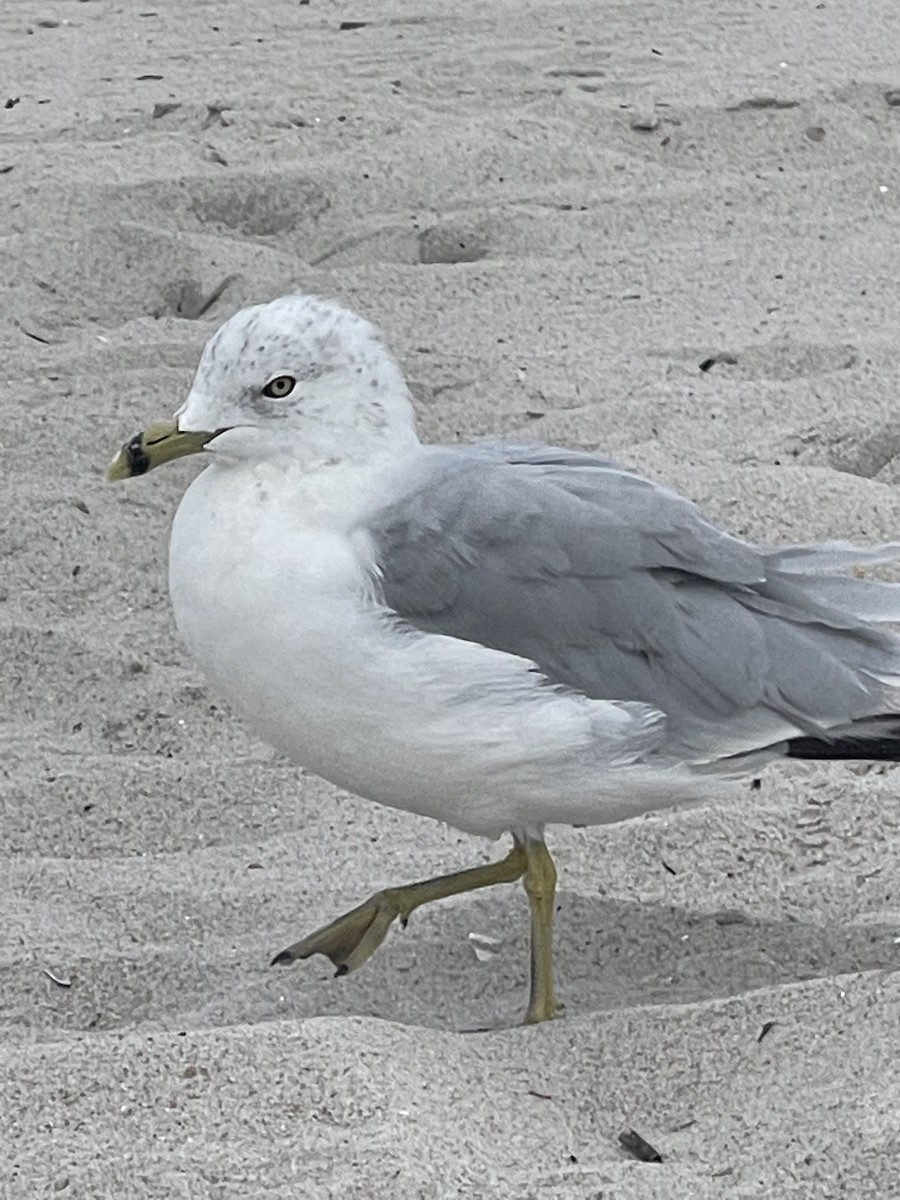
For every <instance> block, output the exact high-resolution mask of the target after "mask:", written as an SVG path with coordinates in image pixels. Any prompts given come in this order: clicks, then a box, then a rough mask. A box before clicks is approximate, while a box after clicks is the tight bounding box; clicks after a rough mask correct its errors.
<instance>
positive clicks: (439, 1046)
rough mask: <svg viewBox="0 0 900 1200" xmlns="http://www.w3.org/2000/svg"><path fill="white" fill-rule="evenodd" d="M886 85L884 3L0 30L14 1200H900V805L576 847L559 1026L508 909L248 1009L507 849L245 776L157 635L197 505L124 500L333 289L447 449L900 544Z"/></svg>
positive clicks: (398, 14)
mask: <svg viewBox="0 0 900 1200" xmlns="http://www.w3.org/2000/svg"><path fill="white" fill-rule="evenodd" d="M348 23H349V25H351V26H354V27H352V28H351V27H344V26H345V25H347V24H348ZM898 37H900V18H898V16H897V10H896V5H895V3H894V2H893V0H891V2H888V0H870V2H869V3H867V4H862V5H856V6H853V5H847V4H844V5H841V4H837V3H833V2H832V0H828V3H827V4H815V3H813V2H812V0H808V2H804V3H803V4H799V3H789V2H787V0H784V2H782V3H779V4H773V5H768V4H766V5H728V6H723V5H719V4H715V3H712V2H710V0H707V2H705V3H704V2H703V0H684V2H683V3H679V2H676V3H674V4H672V3H666V4H663V3H659V2H656V3H634V4H628V5H623V4H609V3H596V2H595V3H586V2H585V3H577V2H575V0H557V2H552V0H550V2H547V3H544V4H541V5H537V4H528V3H526V4H523V3H512V2H510V0H506V3H499V4H496V5H492V6H487V5H483V4H477V3H474V2H473V0H463V2H461V3H458V4H455V5H452V6H449V7H447V6H439V5H437V4H433V3H425V2H419V3H412V2H411V0H387V2H385V3H381V4H375V3H373V2H371V0H359V2H358V3H356V4H355V5H352V6H348V5H344V4H336V3H323V2H321V0H311V2H310V3H308V4H304V3H297V2H296V0H293V2H290V3H289V2H288V0H270V2H269V3H267V4H266V5H249V4H243V3H239V2H238V0H218V2H217V3H215V4H213V3H205V2H194V3H190V4H178V3H175V2H174V0H145V2H144V0H142V3H141V4H140V5H138V4H130V3H126V4H118V5H115V4H112V3H107V2H106V0H88V2H85V3H76V2H74V0H22V2H17V3H15V4H8V5H6V6H5V7H4V9H3V11H2V13H0V79H2V80H3V87H4V88H5V89H6V93H8V95H7V94H2V95H0V104H2V103H3V102H4V101H5V108H3V109H2V110H0V172H2V173H0V213H2V218H0V262H2V272H0V287H2V293H0V296H2V299H0V355H2V363H3V370H2V372H0V445H2V479H0V528H2V542H0V546H2V559H0V562H2V573H0V639H2V663H3V670H2V673H0V688H2V701H3V716H4V721H5V724H4V727H3V732H2V739H3V741H2V764H3V787H2V803H0V816H2V828H0V856H2V857H0V921H2V926H3V930H4V936H3V937H2V939H0V1026H2V1038H0V1130H2V1131H3V1132H2V1133H0V1194H2V1195H3V1196H11V1197H20V1196H21V1197H28V1198H31V1197H38V1196H45V1195H58V1196H61V1197H64V1198H68V1197H79V1198H85V1200H86V1198H88V1197H90V1198H92V1200H94V1198H97V1197H124V1198H129V1200H130V1198H132V1197H135V1198H141V1197H167V1198H168V1197H189V1198H191V1200H193V1198H195V1197H214V1198H216V1200H231V1198H235V1200H236V1198H238V1197H240V1198H241V1200H247V1198H257V1197H258V1198H262V1197H266V1198H267V1200H270V1198H272V1197H314V1198H317V1197H335V1198H344V1197H359V1198H360V1200H362V1198H367V1200H371V1198H381V1197H385V1198H388V1197H390V1198H398V1200H407V1198H409V1200H412V1198H414V1197H423V1198H430V1197H437V1198H443V1197H472V1198H479V1197H491V1198H493V1197H497V1198H504V1200H526V1198H527V1200H532V1198H534V1200H543V1198H545V1197H546V1198H550V1197H554V1198H555V1197H559V1198H561V1200H600V1198H601V1197H602V1200H631V1198H635V1200H651V1198H653V1200H706V1198H707V1197H709V1198H717V1200H718V1198H723V1200H731V1198H742V1200H743V1198H749V1197H773V1198H776V1200H782V1198H802V1197H810V1198H815V1200H819V1198H823V1197H825V1198H830V1197H851V1198H856V1197H867V1198H872V1197H885V1198H891V1197H896V1196H898V1195H900V1083H898V1074H897V1068H896V1063H897V1045H898V1041H897V1039H898V1023H900V981H898V975H897V971H896V967H897V964H898V962H900V945H898V942H900V800H898V775H897V771H896V770H895V768H893V767H890V766H888V767H882V766H880V767H877V768H876V767H870V766H865V765H849V766H840V765H839V766H834V767H826V766H809V765H804V764H800V765H798V766H796V767H794V768H793V769H790V770H788V769H780V768H779V769H773V770H769V771H767V772H766V773H765V774H764V775H763V776H762V778H761V780H760V781H759V786H758V787H757V788H755V789H753V790H750V789H745V790H744V791H743V792H742V793H741V795H740V796H739V798H738V799H737V800H734V799H731V800H729V801H727V802H726V801H725V800H724V799H723V801H722V802H721V803H717V804H710V805H707V806H705V807H703V808H695V809H690V810H687V811H684V812H679V813H675V814H660V815H654V816H651V817H648V818H646V819H644V820H639V821H634V822H631V823H628V824H624V825H620V826H616V827H610V828H607V829H593V830H552V831H551V832H550V844H551V847H552V849H553V850H554V852H555V854H556V856H557V860H558V865H559V870H560V894H559V948H558V968H559V979H560V990H561V993H562V996H563V998H564V999H565V1001H566V1005H567V1007H566V1014H565V1017H564V1018H563V1019H561V1020H559V1021H557V1022H555V1023H552V1024H549V1025H546V1026H542V1027H538V1028H532V1029H522V1028H519V1027H517V1026H516V1024H515V1023H516V1021H517V1020H518V1018H519V1016H520V1015H521V1013H522V1011H523V1007H524V1003H525V996H526V990H527V980H526V972H527V908H526V904H525V899H524V896H523V894H522V892H521V889H520V888H518V887H509V888H498V889H495V890H492V891H489V892H485V893H480V894H476V895H469V896H463V897H460V898H458V899H457V900H455V901H451V902H447V903H445V904H442V905H435V906H433V907H431V908H426V909H424V910H422V911H421V912H418V913H416V915H415V916H414V918H413V920H412V921H411V922H410V925H409V928H408V929H407V930H406V931H405V932H398V933H396V934H395V935H393V936H391V937H390V939H389V941H388V944H387V945H386V946H385V948H384V949H383V950H382V951H381V952H380V953H379V954H378V955H377V956H376V958H375V959H373V960H372V962H371V963H369V964H367V965H366V966H365V967H364V968H363V969H362V970H360V971H359V972H358V973H357V974H355V975H353V976H351V977H349V978H347V979H339V980H334V979H332V978H331V977H330V975H331V972H330V966H329V964H328V963H327V962H325V960H323V959H314V960H312V961H310V962H308V963H305V964H301V965H298V966H296V967H294V968H291V969H287V970H285V969H274V968H270V967H269V966H268V965H267V964H268V961H269V958H270V957H271V955H272V954H273V953H275V952H276V951H278V950H280V949H281V948H282V947H283V946H284V945H285V944H287V943H288V942H290V941H293V940H294V939H295V938H296V937H298V936H299V935H300V934H301V933H303V932H307V931H309V930H311V929H312V928H314V927H315V926H316V925H318V924H320V923H321V922H323V921H325V920H328V919H330V917H332V916H334V915H336V914H338V913H340V912H342V911H343V910H345V909H346V908H348V907H349V906H351V905H353V904H355V903H357V902H358V901H359V900H361V899H363V898H364V897H365V896H366V895H368V894H369V893H370V892H371V891H373V890H375V889H377V888H379V887H382V886H385V885H387V884H390V883H399V882H405V881H408V880H411V879H414V878H417V877H421V876H424V875H430V874H435V873H438V872H441V871H449V870H452V869H455V868H457V867H462V866H470V865H474V864H475V863H477V862H482V861H486V860H487V859H488V858H490V857H494V856H496V855H497V854H498V853H500V852H502V851H501V848H500V847H497V846H492V845H489V844H487V843H484V842H482V841H479V840H477V839H472V838H468V837H465V836H463V835H461V834H458V833H456V832H455V831H453V830H450V829H447V828H444V827H441V826H440V825H438V824H436V823H430V822H428V821H426V820H422V819H418V818H415V817H412V816H406V815H404V814H402V813H397V812H393V811H387V810H383V809H378V808H376V807H375V806H374V805H371V804H369V803H366V802H364V801H361V800H359V799H356V798H354V797H350V796H347V795H345V794H341V793H339V792H338V791H337V790H336V789H334V788H332V787H330V786H329V785H327V784H324V783H322V782H320V781H319V780H317V779H315V778H312V777H308V776H305V775H303V774H301V773H300V772H298V771H297V770H295V769H294V768H293V767H291V766H290V764H287V763H286V762H285V761H284V760H282V759H280V758H278V757H277V756H276V755H275V754H274V752H273V751H271V750H270V749H269V748H267V747H266V746H264V745H262V744H260V743H258V742H256V741H254V740H253V739H252V738H251V737H250V736H249V735H248V733H247V732H246V731H245V730H244V729H243V728H242V727H241V725H240V724H239V723H238V722H237V720H236V719H234V718H233V717H232V716H231V715H230V714H229V712H228V711H227V710H226V708H225V707H224V705H223V704H222V702H221V700H220V699H219V698H218V697H217V696H216V695H215V693H214V692H213V691H212V690H211V689H210V688H209V687H208V686H207V685H206V684H205V682H204V680H203V678H202V677H201V675H200V673H199V671H198V669H197V668H196V667H195V666H194V664H193V663H192V662H191V661H190V659H189V658H188V656H187V654H186V652H185V651H184V650H183V648H182V647H181V645H180V644H179V641H178V639H177V636H176V634H175V631H174V628H173V623H172V617H171V613H170V608H169V603H168V598H167V594H166V565H165V562H166V540H167V530H168V525H169V521H170V519H171V516H172V513H173V512H174V510H175V508H176V506H177V504H178V501H179V498H180V495H181V492H182V490H183V488H184V487H185V485H186V483H187V482H188V481H189V480H190V479H191V478H192V477H193V475H194V474H196V471H197V463H196V462H195V461H189V462H186V463H179V464H176V465H175V466H173V467H171V468H168V469H166V470H165V471H160V472H158V473H155V474H154V475H153V476H151V477H149V478H147V479H146V480H140V481H135V482H133V483H129V484H126V485H120V486H118V487H111V486H110V485H108V484H106V483H105V482H104V478H103V472H104V469H105V466H106V463H107V462H108V460H109V459H110V458H111V456H112V454H113V453H114V451H115V450H116V448H117V446H118V445H119V443H121V442H122V441H123V440H124V439H125V438H126V437H128V436H130V435H131V434H132V433H134V432H136V431H137V430H138V429H139V428H141V427H143V426H144V425H145V424H146V423H147V422H148V421H149V420H151V419H153V418H156V417H162V416H166V415H168V414H170V413H171V412H172V411H173V410H174V409H175V407H177V405H178V404H179V403H180V402H181V399H182V398H183V396H184V394H185V391H186V388H187V387H188V384H189V381H190V378H191V374H192V370H193V367H194V365H195V363H196V360H197V357H198V354H199V351H200V349H201V346H202V344H203V342H204V341H205V339H206V338H207V337H208V336H209V334H210V333H211V332H212V330H213V329H214V328H215V327H216V325H218V324H219V323H220V322H221V321H222V320H224V319H225V317H227V316H228V315H229V314H230V313H231V312H233V311H234V310H235V309H236V308H238V307H240V306H242V305H244V304H246V303H249V302H252V301H258V300H265V299H269V298H272V297H274V296H276V295H279V294H281V293H283V292H285V291H288V290H292V289H295V288H302V289H304V290H308V291H314V292H319V293H322V294H325V295H328V296H334V297H336V298H338V299H340V300H341V301H342V302H343V303H345V304H347V305H349V306H350V307H354V308H357V309H358V310H359V311H360V312H362V313H364V314H365V315H366V316H367V317H369V318H370V319H372V320H374V321H375V322H376V323H378V324H379V325H380V326H381V327H382V329H383V330H384V332H385V336H386V337H387V339H388V340H389V342H390V344H391V345H392V346H393V347H394V349H395V350H396V351H397V353H398V355H399V356H400V358H401V361H402V363H403V365H404V367H405V369H406V371H407V373H408V376H409V378H410V381H411V383H412V386H413V389H414V393H415V396H416V399H417V402H418V407H419V412H420V417H421V426H422V431H423V434H424V435H425V436H426V437H428V438H430V439H455V438H460V439H471V438H474V437H477V436H481V435H492V434H497V433H500V432H504V433H511V434H515V435H522V436H528V437H537V438H541V439H543V440H549V441H559V442H563V443H566V444H571V445H576V446H585V447H591V448H594V447H601V448H603V449H604V450H606V451H608V452H611V453H613V454H614V455H616V456H617V457H618V458H619V459H620V460H621V461H623V462H625V463H628V464H630V465H633V466H636V467H638V468H639V469H640V470H642V471H643V472H645V473H647V474H649V475H651V476H652V477H654V478H656V479H660V480H663V481H664V482H666V483H668V484H670V485H673V486H675V487H677V488H679V489H681V490H683V491H684V492H685V493H686V494H687V495H689V496H691V497H692V498H693V499H695V500H696V501H698V502H699V503H701V504H702V505H703V506H704V507H705V508H706V510H707V511H708V512H710V513H711V514H712V515H714V516H715V517H716V518H718V519H720V520H721V521H722V522H724V523H725V524H726V525H727V527H728V528H730V529H731V530H732V531H734V532H736V533H739V534H744V535H747V536H750V537H753V538H759V539H763V540H772V541H777V540H784V541H793V540H799V539H807V538H820V537H822V538H824V537H846V538H856V539H860V540H878V539H889V538H896V537H897V536H898V530H900V491H898V483H900V410H898V404H897V395H898V382H900V367H898V363H897V354H896V344H897V337H898V330H900V303H898V279H900V237H898V232H897V231H898V203H900V156H898V146H900V106H894V105H892V104H890V103H889V100H888V98H886V93H889V92H890V91H891V89H893V88H898V89H900V78H898V77H896V75H894V74H892V72H895V71H896V67H897V63H896V46H897V43H898ZM896 98H897V99H898V100H900V95H898V96H897V97H896ZM710 360H714V361H712V362H711V361H710ZM704 368H705V369H704ZM600 783H601V784H602V781H600ZM630 1129H634V1130H636V1131H637V1132H638V1133H640V1134H641V1135H642V1136H643V1137H644V1138H646V1139H647V1140H648V1141H649V1142H650V1143H651V1144H652V1145H653V1146H654V1147H656V1149H657V1150H658V1151H659V1152H660V1154H661V1156H662V1158H663V1161H662V1162H661V1163H654V1162H640V1161H637V1160H636V1159H635V1158H634V1157H632V1156H631V1155H630V1154H628V1153H627V1152H626V1151H625V1150H624V1149H623V1148H622V1147H621V1145H620V1144H619V1134H620V1133H622V1132H623V1131H626V1130H630Z"/></svg>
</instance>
